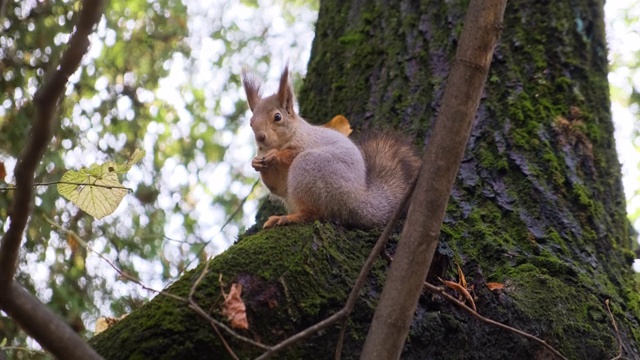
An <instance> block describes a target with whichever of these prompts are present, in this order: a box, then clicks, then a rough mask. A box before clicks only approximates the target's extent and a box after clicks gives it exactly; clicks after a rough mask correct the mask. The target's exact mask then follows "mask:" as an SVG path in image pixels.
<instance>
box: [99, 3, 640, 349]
mask: <svg viewBox="0 0 640 360" xmlns="http://www.w3.org/2000/svg"><path fill="white" fill-rule="evenodd" d="M465 9H466V2H465V1H446V2H444V1H408V0H404V1H378V2H375V3H374V2H363V1H336V0H332V1H323V2H322V4H321V9H320V15H319V19H318V24H317V30H316V39H315V41H314V46H313V53H312V57H311V61H310V64H309V76H308V78H307V80H306V82H305V85H304V88H303V90H302V92H301V94H300V96H299V99H300V105H301V113H302V115H303V116H305V117H307V118H308V119H310V120H324V119H328V118H331V117H332V116H333V115H335V114H337V113H344V114H345V115H347V117H348V118H349V119H350V120H352V122H353V125H354V127H355V128H356V130H358V131H367V129H368V128H372V127H394V128H397V129H403V130H404V131H406V132H408V133H411V134H412V135H413V136H415V137H416V142H417V143H423V142H424V141H425V139H428V133H429V124H430V122H431V120H432V119H433V118H434V117H435V116H434V115H435V113H436V112H437V109H438V104H439V100H440V97H441V94H442V91H443V84H444V79H445V78H446V76H447V72H448V68H449V62H450V59H451V58H452V55H453V51H454V50H455V45H456V39H457V36H458V34H459V33H460V29H461V26H462V23H461V20H462V18H463V15H464V10H465ZM602 11H603V4H602V2H601V1H595V0H571V1H556V2H546V1H538V0H513V1H510V2H509V3H508V7H507V12H506V14H505V24H504V32H503V36H502V39H501V42H500V43H499V45H498V48H497V50H496V54H495V56H494V61H493V64H492V68H491V72H490V74H489V80H488V83H487V87H486V96H485V97H484V98H483V100H482V102H481V105H480V109H479V112H478V115H477V118H476V121H475V125H474V128H473V131H472V136H471V139H470V141H469V144H468V147H467V154H466V157H465V160H464V161H463V163H462V165H461V169H460V173H459V176H458V180H457V183H456V186H455V189H454V191H453V194H452V197H451V202H450V204H449V209H448V213H447V216H446V219H445V224H444V227H443V232H442V236H441V244H440V247H439V258H438V259H437V261H436V265H437V266H435V267H434V268H432V274H433V275H439V276H452V275H453V271H452V270H451V268H452V267H451V266H450V265H451V264H453V263H454V261H457V262H459V263H460V265H461V266H462V268H463V269H464V271H465V273H466V275H467V280H468V281H469V282H470V283H471V284H473V285H474V287H475V294H476V295H477V296H478V300H477V306H478V310H479V312H480V313H481V314H484V315H486V316H488V317H490V318H492V319H495V320H497V321H501V322H504V323H507V324H509V325H512V326H515V327H518V328H520V329H522V330H524V331H527V332H529V333H532V334H535V335H537V336H539V337H540V338H542V339H544V340H545V341H547V342H548V343H550V344H552V345H553V346H554V347H556V348H557V349H558V350H560V351H561V352H562V353H563V354H565V355H566V356H567V357H568V358H571V359H585V358H597V359H608V358H612V357H614V356H615V355H616V354H617V351H618V345H617V343H616V337H615V332H614V329H613V326H612V325H611V323H610V321H609V318H608V315H607V312H606V308H605V306H604V301H605V300H606V299H611V304H612V311H613V313H614V315H615V318H616V321H617V323H618V326H619V327H620V336H621V338H622V341H623V346H624V349H625V353H626V355H627V356H628V357H629V358H639V357H640V355H639V354H640V349H639V347H638V343H639V342H640V327H639V325H638V322H639V319H640V318H639V316H640V302H639V300H640V297H639V296H638V293H637V292H636V291H635V290H634V287H633V282H632V273H631V269H630V263H631V260H632V259H633V254H632V253H631V252H630V250H629V248H630V239H629V237H628V234H627V222H626V218H625V210H624V197H623V194H622V188H621V182H620V165H619V163H618V160H617V157H616V154H615V147H614V140H613V127H612V123H611V116H610V113H609V99H608V85H607V59H606V44H605V40H604V25H603V14H602ZM372 237H375V236H372V235H367V234H365V233H363V232H356V231H347V230H344V229H342V228H336V227H333V226H331V225H319V224H314V225H308V226H296V227H291V228H286V229H276V230H269V231H266V232H259V233H258V234H256V235H252V236H248V237H246V238H244V239H243V240H242V241H241V242H240V243H239V244H237V245H234V246H233V247H232V248H231V249H229V250H228V251H227V252H225V253H224V254H222V255H220V256H219V257H218V258H216V259H214V260H213V261H212V263H211V274H210V275H209V277H208V278H207V279H206V281H205V282H203V285H202V286H201V290H200V291H199V292H198V296H199V297H198V299H199V301H200V302H201V303H202V304H203V307H205V308H209V307H210V306H212V305H217V304H220V303H221V300H220V298H219V289H218V288H219V285H218V283H217V277H218V273H223V274H224V275H225V279H226V280H227V281H229V282H231V281H236V282H240V283H243V284H244V285H245V289H246V292H245V294H244V296H243V298H244V300H245V301H246V302H247V304H248V306H249V314H250V321H251V324H252V331H251V332H248V333H247V334H248V336H251V337H256V338H260V339H261V340H263V341H265V342H269V343H273V342H275V341H277V340H282V339H283V338H285V337H286V336H287V335H290V334H292V332H293V331H295V330H297V329H300V328H303V327H305V326H306V325H309V324H311V323H313V322H314V321H316V320H319V319H321V318H323V317H325V316H326V315H327V314H330V313H332V312H333V311H336V310H337V309H339V308H340V306H341V305H342V303H343V301H344V298H345V296H346V294H347V293H348V291H349V288H350V285H351V284H352V283H353V281H354V276H355V274H356V272H357V269H358V268H359V267H360V265H361V264H362V260H363V258H364V256H365V255H366V253H367V249H368V247H369V246H370V244H371V241H372ZM447 265H449V266H447ZM383 273H384V264H383V263H380V264H378V267H377V268H376V271H375V272H374V274H372V276H371V278H370V282H369V285H368V288H367V289H366V290H365V291H363V293H362V298H361V300H360V301H359V303H358V306H357V309H356V312H355V315H354V317H353V320H352V322H351V327H350V329H351V331H350V332H349V333H348V334H347V339H346V343H347V348H346V350H345V355H347V356H346V357H347V358H353V357H356V356H357V354H358V351H359V347H360V346H361V344H362V342H363V341H364V336H365V334H366V332H365V331H366V328H367V326H368V323H369V321H370V317H371V308H372V306H373V304H375V299H376V298H377V296H378V294H379V289H380V283H381V282H382V281H383V277H384V275H383ZM194 276H195V273H190V274H188V275H186V276H185V277H184V278H183V279H181V280H180V281H179V282H177V283H176V284H175V285H174V286H173V287H172V288H170V291H171V292H175V293H180V294H183V295H184V294H186V292H188V289H189V287H190V286H191V283H192V282H193V279H194ZM488 281H495V282H501V283H504V284H505V288H504V289H503V290H502V291H501V292H498V293H496V292H493V293H492V292H490V291H489V290H487V288H486V287H485V283H486V282H488ZM214 309H218V307H216V306H214ZM336 335H337V329H336V328H330V329H328V330H326V331H325V332H323V333H322V334H320V335H319V336H316V337H315V338H313V339H311V340H309V341H308V342H305V343H304V344H303V345H300V346H298V347H297V348H295V349H293V350H291V351H289V352H285V353H283V354H282V356H281V357H282V358H303V357H307V358H314V359H319V358H331V357H332V354H333V348H334V346H335V338H336ZM93 344H94V345H95V346H96V348H97V349H98V350H99V351H100V352H101V353H103V354H104V355H105V356H106V357H108V358H149V357H152V358H161V357H163V356H164V357H166V358H176V357H178V356H180V357H184V358H218V355H219V356H220V357H222V356H223V355H220V354H224V353H225V351H224V350H222V349H221V348H220V346H219V342H218V340H217V338H216V336H215V334H214V332H213V331H212V330H211V329H210V328H209V326H208V325H207V324H206V322H205V321H204V320H202V319H199V318H198V317H197V316H196V315H195V314H193V313H192V312H191V311H190V310H188V309H186V307H185V306H184V305H182V304H179V303H177V302H175V301H172V300H169V299H166V298H162V297H159V298H157V299H155V300H154V301H152V302H151V303H150V304H148V305H146V306H145V307H144V308H143V309H141V310H139V311H137V312H136V313H133V314H131V315H130V316H129V317H128V318H127V319H125V320H124V321H123V322H122V323H120V324H119V325H117V326H116V327H114V328H113V329H110V330H109V331H107V332H106V333H105V334H104V335H100V336H98V337H96V338H95V339H94V340H93ZM232 347H233V348H234V349H237V350H239V352H241V353H242V354H243V356H241V357H242V358H245V357H248V356H250V355H251V354H256V352H255V351H253V352H251V351H252V350H251V348H250V347H249V346H247V345H242V344H240V343H233V344H232ZM247 349H249V350H247ZM244 351H248V352H244ZM548 357H549V353H547V352H546V350H544V349H543V348H542V347H540V346H538V345H535V344H533V343H531V342H530V341H527V340H525V339H523V338H521V337H518V336H516V335H513V334H510V333H508V332H505V331H503V330H501V329H498V328H495V327H492V326H490V325H485V324H482V323H480V322H478V321H476V320H475V319H473V318H471V317H469V316H468V315H467V314H466V313H463V312H461V311H459V310H458V309H456V308H454V307H453V306H452V305H450V304H448V303H447V302H445V301H443V300H442V299H439V298H437V297H432V296H431V295H428V294H427V295H425V296H424V298H423V299H422V300H421V302H420V304H419V308H418V310H417V313H416V317H415V321H414V323H413V325H412V328H411V331H410V335H409V339H408V340H407V345H406V348H405V351H404V353H403V358H406V359H427V358H433V359H464V358H468V359H534V358H535V359H538V358H548Z"/></svg>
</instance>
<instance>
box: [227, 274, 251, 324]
mask: <svg viewBox="0 0 640 360" xmlns="http://www.w3.org/2000/svg"><path fill="white" fill-rule="evenodd" d="M241 293H242V285H240V284H231V290H229V294H225V293H224V291H223V292H222V295H223V296H224V304H223V309H222V314H223V315H224V316H226V317H227V320H229V322H230V323H231V327H232V328H234V329H245V330H246V329H248V328H249V322H248V321H247V308H246V306H245V305H244V302H243V301H242V298H240V294H241Z"/></svg>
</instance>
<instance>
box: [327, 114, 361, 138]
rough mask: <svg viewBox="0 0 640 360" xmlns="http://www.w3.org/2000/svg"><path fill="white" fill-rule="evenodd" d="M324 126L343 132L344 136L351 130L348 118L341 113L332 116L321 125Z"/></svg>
mask: <svg viewBox="0 0 640 360" xmlns="http://www.w3.org/2000/svg"><path fill="white" fill-rule="evenodd" d="M322 126H324V127H326V128H329V129H333V130H336V131H338V132H339V133H341V134H343V135H344V136H349V134H351V132H353V130H352V129H351V124H349V120H347V118H346V117H344V116H343V115H336V116H334V118H333V119H331V121H329V122H328V123H326V124H324V125H322Z"/></svg>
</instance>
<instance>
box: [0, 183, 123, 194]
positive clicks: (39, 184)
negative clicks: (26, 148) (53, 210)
mask: <svg viewBox="0 0 640 360" xmlns="http://www.w3.org/2000/svg"><path fill="white" fill-rule="evenodd" d="M58 184H68V185H78V186H88V187H91V186H93V187H99V188H105V189H122V190H127V191H128V192H130V193H132V192H133V189H131V188H128V187H125V186H114V185H102V184H91V183H80V182H73V181H49V182H41V183H33V186H49V185H58ZM17 189H18V187H17V186H5V187H0V191H10V190H17Z"/></svg>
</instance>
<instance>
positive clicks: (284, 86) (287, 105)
mask: <svg viewBox="0 0 640 360" xmlns="http://www.w3.org/2000/svg"><path fill="white" fill-rule="evenodd" d="M278 103H279V104H280V106H282V107H283V108H284V109H285V110H287V113H289V114H293V88H292V87H291V84H289V64H288V63H287V65H285V67H284V70H283V71H282V75H281V76H280V86H279V87H278Z"/></svg>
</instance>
